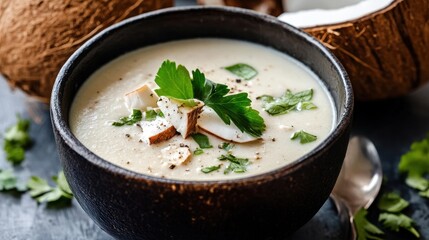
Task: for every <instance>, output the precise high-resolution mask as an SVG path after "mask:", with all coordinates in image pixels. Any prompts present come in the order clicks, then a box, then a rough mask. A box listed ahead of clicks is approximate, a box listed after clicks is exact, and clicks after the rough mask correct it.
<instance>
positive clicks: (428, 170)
mask: <svg viewBox="0 0 429 240" xmlns="http://www.w3.org/2000/svg"><path fill="white" fill-rule="evenodd" d="M399 171H400V172H402V173H406V174H407V178H406V180H405V183H406V184H407V185H408V186H410V187H412V188H415V189H417V190H419V191H420V195H421V196H423V197H427V196H428V194H427V192H428V191H429V180H428V179H427V178H425V175H427V174H429V134H428V136H427V137H426V138H425V139H423V140H421V141H416V142H414V143H413V144H412V145H411V149H410V151H408V152H407V153H405V154H404V155H402V157H401V161H400V162H399Z"/></svg>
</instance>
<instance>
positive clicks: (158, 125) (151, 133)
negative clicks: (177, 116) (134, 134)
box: [138, 117, 176, 145]
mask: <svg viewBox="0 0 429 240" xmlns="http://www.w3.org/2000/svg"><path fill="white" fill-rule="evenodd" d="M138 126H140V127H141V129H142V134H141V136H140V139H141V140H142V141H143V142H144V143H146V144H148V145H151V144H156V143H160V142H163V141H166V140H168V139H170V138H172V137H174V135H176V129H175V128H174V126H173V125H172V124H171V123H169V122H168V121H167V120H166V119H165V118H162V117H156V118H155V119H154V120H153V121H141V122H140V123H139V124H138Z"/></svg>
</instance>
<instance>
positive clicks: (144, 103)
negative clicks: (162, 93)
mask: <svg viewBox="0 0 429 240" xmlns="http://www.w3.org/2000/svg"><path fill="white" fill-rule="evenodd" d="M124 100H125V106H126V107H127V108H128V110H130V111H132V110H133V109H139V110H143V111H145V110H146V109H147V108H148V107H152V108H155V107H157V105H156V102H157V101H158V96H157V95H156V93H155V92H153V91H152V89H150V87H149V86H148V85H147V84H144V85H143V86H141V87H140V88H138V89H136V90H134V91H132V92H129V93H127V94H125V96H124Z"/></svg>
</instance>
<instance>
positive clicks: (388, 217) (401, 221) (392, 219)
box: [378, 213, 420, 238]
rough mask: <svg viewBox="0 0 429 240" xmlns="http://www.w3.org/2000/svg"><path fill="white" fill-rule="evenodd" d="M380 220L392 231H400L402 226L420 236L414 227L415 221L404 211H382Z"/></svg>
mask: <svg viewBox="0 0 429 240" xmlns="http://www.w3.org/2000/svg"><path fill="white" fill-rule="evenodd" d="M378 220H379V221H380V222H382V223H383V226H384V227H386V228H388V229H390V230H392V231H395V232H399V230H400V229H401V228H402V229H405V230H407V231H409V232H410V233H412V234H413V235H414V236H416V237H417V238H419V237H420V234H419V232H418V231H417V230H416V229H415V228H414V227H413V224H414V221H413V220H412V219H411V218H409V217H408V216H406V215H404V214H402V213H401V214H393V213H381V214H380V216H379V218H378Z"/></svg>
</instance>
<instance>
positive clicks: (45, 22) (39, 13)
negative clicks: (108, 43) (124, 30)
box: [0, 0, 173, 102]
mask: <svg viewBox="0 0 429 240" xmlns="http://www.w3.org/2000/svg"><path fill="white" fill-rule="evenodd" d="M172 5H173V0H96V1H91V0H49V1H48V0H19V1H11V0H0V73H2V74H3V75H4V76H5V77H6V79H7V80H8V82H9V84H10V85H11V86H12V87H19V88H21V89H22V90H24V92H26V93H28V94H29V95H31V96H35V97H37V98H38V99H40V100H42V101H45V102H47V101H49V98H50V94H51V89H52V86H53V83H54V80H55V77H56V75H57V74H58V72H59V70H60V68H61V66H62V65H63V64H64V62H65V61H66V60H67V58H68V57H69V56H70V55H71V54H72V53H73V52H74V51H75V50H76V49H77V48H78V47H79V46H80V45H81V44H82V43H83V42H85V41H86V40H88V39H89V38H91V37H92V36H93V35H94V34H96V33H97V32H99V31H101V30H102V29H104V28H106V27H108V26H110V25H112V24H113V23H116V22H119V21H121V20H123V19H125V18H128V17H131V16H135V15H138V14H140V13H143V12H147V11H151V10H155V9H159V8H164V7H171V6H172Z"/></svg>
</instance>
